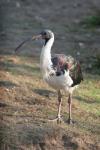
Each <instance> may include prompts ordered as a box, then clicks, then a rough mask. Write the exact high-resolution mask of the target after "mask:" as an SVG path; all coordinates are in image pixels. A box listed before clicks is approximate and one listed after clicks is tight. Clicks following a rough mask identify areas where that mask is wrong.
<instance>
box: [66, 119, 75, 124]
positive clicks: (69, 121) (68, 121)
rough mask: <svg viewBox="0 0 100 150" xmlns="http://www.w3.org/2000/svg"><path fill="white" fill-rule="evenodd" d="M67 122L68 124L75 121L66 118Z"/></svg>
mask: <svg viewBox="0 0 100 150" xmlns="http://www.w3.org/2000/svg"><path fill="white" fill-rule="evenodd" d="M67 123H68V124H74V123H75V121H73V120H72V119H70V118H69V119H68V120H67Z"/></svg>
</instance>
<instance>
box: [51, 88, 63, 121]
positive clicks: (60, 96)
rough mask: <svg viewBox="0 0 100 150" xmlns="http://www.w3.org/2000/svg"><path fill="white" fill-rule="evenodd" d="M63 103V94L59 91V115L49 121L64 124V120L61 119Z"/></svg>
mask: <svg viewBox="0 0 100 150" xmlns="http://www.w3.org/2000/svg"><path fill="white" fill-rule="evenodd" d="M61 102H62V95H61V92H60V90H59V91H58V113H57V117H56V118H55V119H53V120H49V121H53V122H55V121H57V123H61V122H62V118H61V115H60V112H61Z"/></svg>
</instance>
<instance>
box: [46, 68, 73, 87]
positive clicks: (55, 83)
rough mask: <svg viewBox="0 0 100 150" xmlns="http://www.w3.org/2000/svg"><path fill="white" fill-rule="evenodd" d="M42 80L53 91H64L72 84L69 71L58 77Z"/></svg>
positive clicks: (47, 77)
mask: <svg viewBox="0 0 100 150" xmlns="http://www.w3.org/2000/svg"><path fill="white" fill-rule="evenodd" d="M44 80H45V81H46V82H47V83H48V84H49V85H50V86H51V87H53V88H54V89H66V88H68V87H70V86H71V85H72V84H73V80H72V79H71V77H70V76H69V71H66V72H65V74H62V75H60V76H56V75H51V76H50V75H48V76H45V77H44Z"/></svg>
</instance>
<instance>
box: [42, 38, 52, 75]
mask: <svg viewBox="0 0 100 150" xmlns="http://www.w3.org/2000/svg"><path fill="white" fill-rule="evenodd" d="M53 42H54V35H52V37H51V38H50V39H49V40H48V42H47V43H46V44H45V45H44V46H43V48H42V51H41V56H40V66H41V71H42V74H43V75H47V74H48V72H50V69H52V68H51V65H52V61H51V47H52V45H53Z"/></svg>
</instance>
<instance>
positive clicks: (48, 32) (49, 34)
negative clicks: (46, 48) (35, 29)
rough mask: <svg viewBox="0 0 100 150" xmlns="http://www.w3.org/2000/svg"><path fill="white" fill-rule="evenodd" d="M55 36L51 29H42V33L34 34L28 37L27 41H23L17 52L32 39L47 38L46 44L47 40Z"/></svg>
mask: <svg viewBox="0 0 100 150" xmlns="http://www.w3.org/2000/svg"><path fill="white" fill-rule="evenodd" d="M51 38H54V34H53V32H52V31H51V30H44V31H42V32H41V33H40V34H37V35H34V36H32V38H29V39H26V40H25V41H23V42H22V43H21V44H20V45H19V46H18V47H17V48H16V49H15V52H16V51H17V50H18V49H19V48H20V47H21V46H22V45H23V44H24V43H26V42H28V41H31V40H37V39H43V40H45V44H46V42H47V41H48V40H49V39H51Z"/></svg>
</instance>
